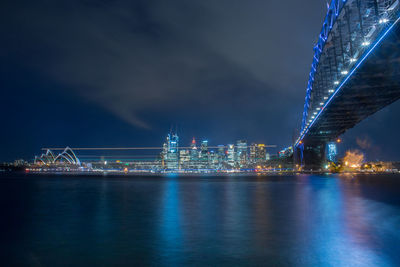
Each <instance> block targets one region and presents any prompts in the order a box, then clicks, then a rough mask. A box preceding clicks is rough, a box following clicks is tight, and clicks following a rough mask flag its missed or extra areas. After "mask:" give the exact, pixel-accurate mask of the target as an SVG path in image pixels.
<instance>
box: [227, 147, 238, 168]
mask: <svg viewBox="0 0 400 267" xmlns="http://www.w3.org/2000/svg"><path fill="white" fill-rule="evenodd" d="M235 158H236V156H235V145H233V144H229V145H228V150H227V159H228V164H229V165H231V166H234V165H235Z"/></svg>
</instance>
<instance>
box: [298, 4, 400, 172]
mask: <svg viewBox="0 0 400 267" xmlns="http://www.w3.org/2000/svg"><path fill="white" fill-rule="evenodd" d="M399 1H400V0H348V1H346V0H332V2H331V4H330V5H329V7H328V12H327V15H326V17H325V20H324V23H323V26H322V30H321V32H320V34H319V36H318V41H317V43H316V45H315V47H314V57H313V61H312V65H311V71H310V75H309V80H308V84H307V91H306V97H305V104H304V111H303V119H302V124H301V129H300V133H299V135H298V138H297V139H296V140H295V142H294V145H293V147H294V158H295V162H296V163H299V164H301V165H302V166H303V167H304V168H307V169H313V168H314V169H316V168H320V167H321V165H322V163H323V162H324V161H325V158H326V157H325V147H326V144H327V143H328V142H331V141H333V140H335V139H337V138H338V137H339V136H340V135H341V134H343V133H344V132H345V131H346V130H348V129H350V128H352V127H354V126H355V125H356V124H358V123H359V122H360V121H362V120H363V119H365V118H366V117H368V116H370V115H372V114H374V113H375V112H377V111H378V110H380V109H382V108H384V107H386V106H387V105H389V104H391V103H393V102H394V101H396V100H397V99H399V98H400V3H399Z"/></svg>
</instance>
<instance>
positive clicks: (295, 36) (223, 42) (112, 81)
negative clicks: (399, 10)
mask: <svg viewBox="0 0 400 267" xmlns="http://www.w3.org/2000/svg"><path fill="white" fill-rule="evenodd" d="M325 14H326V1H321V0H308V1H297V0H286V1H281V0H274V1H265V0H263V1H261V0H253V1H243V0H242V1H238V0H218V1H216V0H198V1H197V0H190V1H188V0H171V1H165V0H143V1H135V0H130V1H128V0H127V1H118V0H117V1H111V0H96V1H94V0H93V1H92V0H81V1H78V0H57V1H54V0H53V1H50V0H48V1H45V0H37V1H24V0H23V1H19V0H3V1H1V3H0V36H1V37H0V38H1V40H0V41H1V49H0V57H1V58H0V85H1V96H0V99H1V104H0V111H1V115H2V120H1V125H2V127H1V131H0V149H1V150H0V161H11V160H14V159H17V158H25V159H32V158H33V157H34V155H35V154H39V153H40V148H41V147H52V146H56V147H61V146H67V145H68V146H71V147H98V146H102V147H106V146H161V144H162V142H163V141H164V138H165V135H166V134H167V133H168V132H169V130H170V128H171V126H173V127H174V128H177V129H178V134H179V135H180V137H181V145H186V144H188V143H189V142H190V139H191V138H192V137H196V138H198V139H203V138H206V139H208V140H209V143H210V144H211V145H217V144H227V143H233V142H235V141H236V140H237V139H247V140H248V142H249V143H251V142H262V143H266V144H276V145H277V146H278V147H279V148H283V147H285V146H288V145H290V144H291V142H292V139H293V134H294V132H295V129H296V128H299V127H300V121H301V116H302V111H303V105H304V97H305V92H306V84H307V78H308V74H309V71H310V65H311V61H312V56H313V50H312V49H313V45H314V43H315V41H316V40H317V36H318V34H319V31H320V28H321V26H322V21H323V19H324V17H325ZM399 114H400V102H397V103H395V104H393V105H391V106H389V107H387V108H386V109H384V110H382V111H380V112H379V113H377V114H376V115H374V116H372V117H370V118H368V119H367V120H365V121H363V122H362V123H361V124H360V125H358V126H356V127H355V128H354V129H352V130H350V131H348V132H347V133H346V134H345V135H344V136H343V144H342V145H341V146H340V147H339V150H340V151H341V152H342V153H343V152H344V151H345V150H346V149H349V148H354V149H361V150H363V151H364V152H365V153H366V155H367V158H368V159H371V160H375V159H391V160H400V152H399V151H398V148H399V147H400V141H399V138H398V133H399V130H400V124H399V119H398V115H399Z"/></svg>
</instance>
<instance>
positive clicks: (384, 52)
mask: <svg viewBox="0 0 400 267" xmlns="http://www.w3.org/2000/svg"><path fill="white" fill-rule="evenodd" d="M399 48H400V27H399V26H398V25H397V26H396V28H395V29H393V31H392V32H391V33H390V34H389V35H388V36H387V37H386V39H385V40H384V41H383V42H382V43H381V44H380V45H379V47H377V48H376V49H375V50H374V51H373V53H372V54H370V55H369V57H368V58H367V59H366V60H365V62H363V63H362V64H363V65H361V66H360V67H359V68H358V69H357V70H356V72H355V73H354V74H353V76H352V77H351V78H350V79H349V80H348V81H347V83H346V84H345V85H344V86H343V88H342V89H341V91H340V92H338V93H337V94H336V95H335V96H334V98H333V99H332V100H331V102H330V104H329V105H328V106H327V107H326V108H325V110H324V111H323V112H322V114H321V115H320V117H319V119H318V120H317V121H316V122H315V123H314V124H313V126H312V127H311V128H310V130H309V132H308V134H307V136H305V138H304V139H303V142H304V143H316V144H319V143H326V142H327V141H331V140H334V139H335V138H337V137H338V136H339V135H341V134H343V133H344V132H345V131H346V130H348V129H350V128H352V127H354V126H355V125H356V124H357V123H359V122H360V121H362V120H363V119H365V118H366V117H368V116H370V115H372V114H374V113H375V112H377V111H378V110H380V109H382V108H384V107H386V106H387V105H389V104H391V103H393V102H395V101H396V100H398V99H399V98H400V49H399Z"/></svg>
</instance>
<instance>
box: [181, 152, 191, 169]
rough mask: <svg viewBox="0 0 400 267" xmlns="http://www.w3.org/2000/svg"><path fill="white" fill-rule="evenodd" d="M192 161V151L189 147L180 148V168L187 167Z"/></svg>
mask: <svg viewBox="0 0 400 267" xmlns="http://www.w3.org/2000/svg"><path fill="white" fill-rule="evenodd" d="M189 163H190V151H189V150H187V149H182V150H179V168H180V169H187V168H188V167H189Z"/></svg>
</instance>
